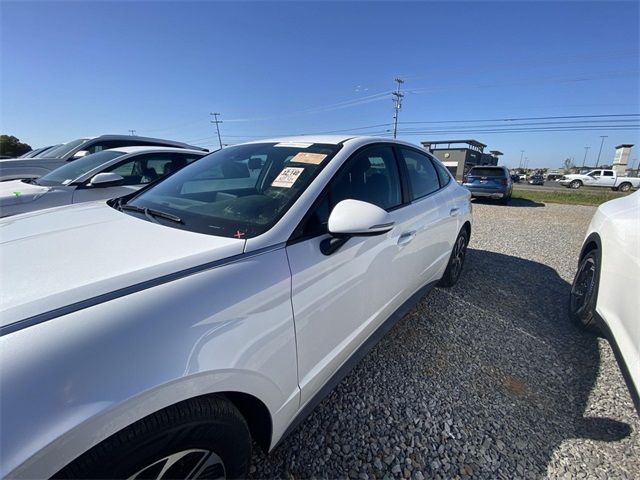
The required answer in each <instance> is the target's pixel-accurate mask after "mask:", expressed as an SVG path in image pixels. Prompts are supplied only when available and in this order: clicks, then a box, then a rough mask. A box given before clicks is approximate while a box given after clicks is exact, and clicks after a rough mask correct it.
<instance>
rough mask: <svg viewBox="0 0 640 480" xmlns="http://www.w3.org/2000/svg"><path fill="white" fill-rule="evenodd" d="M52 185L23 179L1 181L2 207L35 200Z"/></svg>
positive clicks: (0, 200) (0, 203)
mask: <svg viewBox="0 0 640 480" xmlns="http://www.w3.org/2000/svg"><path fill="white" fill-rule="evenodd" d="M50 189H51V187H43V186H41V185H35V184H33V183H25V182H23V181H22V180H12V181H9V182H0V207H6V206H9V205H17V204H19V203H29V202H33V201H34V200H35V199H37V198H39V197H41V196H42V195H44V194H45V193H47V192H48V191H49V190H50Z"/></svg>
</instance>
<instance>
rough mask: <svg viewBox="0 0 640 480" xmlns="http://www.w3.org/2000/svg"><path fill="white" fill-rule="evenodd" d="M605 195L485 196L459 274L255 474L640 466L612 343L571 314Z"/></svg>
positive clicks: (594, 471)
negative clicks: (587, 200)
mask: <svg viewBox="0 0 640 480" xmlns="http://www.w3.org/2000/svg"><path fill="white" fill-rule="evenodd" d="M594 211H595V208H594V207H586V206H574V205H556V204H548V205H546V206H545V205H542V204H538V203H533V202H528V201H515V200H514V201H513V203H512V205H511V206H509V207H503V206H498V205H493V204H490V203H479V202H474V217H475V225H474V231H473V233H472V241H471V244H470V249H469V252H468V257H467V262H466V265H465V269H464V272H463V277H462V278H461V280H460V282H459V283H458V285H456V286H455V287H454V288H453V289H450V290H444V289H434V290H433V291H432V292H431V293H430V294H429V295H428V296H427V297H426V298H424V299H423V300H422V301H421V302H420V303H419V304H418V306H416V307H415V308H414V309H413V310H412V311H411V312H410V313H409V314H408V315H406V316H405V317H404V318H403V319H402V320H401V321H400V322H399V323H398V324H397V325H396V326H395V327H394V328H393V329H392V330H391V331H390V332H389V333H388V334H387V335H386V336H385V338H384V339H383V340H382V341H381V342H380V343H379V344H378V345H377V346H376V347H375V348H374V349H373V350H372V351H371V352H370V353H369V354H368V355H367V356H366V357H365V358H364V359H363V361H362V362H361V363H360V364H359V365H358V366H357V367H356V368H355V369H354V370H353V371H352V372H351V374H349V375H348V376H347V377H346V378H345V379H344V380H343V381H342V383H340V385H339V386H338V387H337V388H336V389H335V390H334V391H333V393H332V394H330V395H329V397H327V398H326V399H325V400H324V401H323V402H322V403H321V404H320V405H319V406H318V407H317V408H316V409H315V410H314V412H313V413H312V414H311V415H310V416H309V417H308V418H307V419H306V420H305V421H304V422H303V423H302V424H301V425H300V426H299V427H298V428H297V429H296V430H295V431H294V432H293V434H291V435H290V436H289V437H287V439H285V441H284V442H283V443H282V444H281V445H280V446H279V447H278V448H277V449H276V450H275V451H274V452H272V453H271V454H270V455H268V456H265V455H264V454H262V453H261V452H259V451H257V452H256V454H255V455H254V459H253V463H252V466H251V475H252V476H253V477H254V478H273V477H280V478H309V477H320V478H338V477H351V478H362V479H367V478H394V477H395V478H398V477H404V478H415V479H423V478H442V479H444V478H447V479H449V478H469V477H473V478H492V479H493V478H516V477H517V478H545V477H548V478H640V434H639V432H640V420H639V418H638V416H637V414H636V413H635V410H634V408H633V405H632V402H631V398H630V396H629V393H628V391H627V389H626V386H625V384H624V381H623V379H622V376H621V374H620V371H619V369H618V366H617V364H616V362H615V359H614V357H613V353H612V351H611V349H610V347H609V345H608V343H607V342H606V341H604V340H602V339H598V338H596V337H594V336H591V335H589V334H586V333H583V332H581V331H579V330H578V329H576V328H574V327H573V326H572V325H571V324H570V323H569V321H568V318H567V315H566V304H567V296H568V292H569V289H570V282H571V281H572V279H573V274H574V272H575V269H576V263H577V258H576V257H577V255H578V252H579V250H580V246H581V243H582V240H583V237H584V233H585V231H586V228H587V225H588V224H589V221H590V219H591V216H592V215H593V212H594Z"/></svg>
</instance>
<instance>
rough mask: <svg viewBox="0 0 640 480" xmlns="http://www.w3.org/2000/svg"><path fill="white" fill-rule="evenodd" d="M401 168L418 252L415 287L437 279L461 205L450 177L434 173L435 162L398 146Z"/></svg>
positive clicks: (456, 225)
mask: <svg viewBox="0 0 640 480" xmlns="http://www.w3.org/2000/svg"><path fill="white" fill-rule="evenodd" d="M399 150H400V158H401V167H403V168H404V169H405V171H406V176H407V179H408V187H409V198H410V200H411V203H410V205H408V206H407V207H406V208H407V210H408V211H410V212H411V213H410V215H411V216H412V217H413V218H414V227H413V228H412V231H415V235H416V238H415V246H414V248H416V249H418V250H419V251H420V261H419V262H416V268H417V271H415V273H414V274H415V279H416V282H417V284H418V285H424V284H425V283H429V282H432V281H434V280H437V279H439V278H440V276H441V275H442V273H443V272H444V269H445V268H446V264H447V261H448V260H449V256H450V254H451V250H452V248H453V242H454V241H455V239H456V236H457V234H458V230H459V228H460V226H459V225H458V223H459V222H458V219H459V214H460V213H461V212H462V206H461V205H458V204H457V203H456V202H460V197H459V196H454V195H453V194H452V189H451V188H447V187H450V186H452V184H451V177H450V176H449V175H447V174H446V173H445V172H440V174H438V171H437V165H436V162H437V161H436V160H433V159H432V158H430V156H429V155H427V154H426V153H423V152H420V151H418V150H415V149H413V148H410V147H404V146H402V147H400V148H399Z"/></svg>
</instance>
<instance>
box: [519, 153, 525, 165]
mask: <svg viewBox="0 0 640 480" xmlns="http://www.w3.org/2000/svg"><path fill="white" fill-rule="evenodd" d="M523 155H524V150H520V163H519V164H518V168H522V156H523Z"/></svg>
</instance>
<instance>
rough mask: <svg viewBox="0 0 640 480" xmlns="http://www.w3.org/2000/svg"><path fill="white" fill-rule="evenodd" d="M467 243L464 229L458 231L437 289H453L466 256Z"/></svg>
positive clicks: (467, 239) (467, 235)
mask: <svg viewBox="0 0 640 480" xmlns="http://www.w3.org/2000/svg"><path fill="white" fill-rule="evenodd" d="M468 243H469V234H468V233H467V230H466V229H464V228H463V229H462V230H460V233H459V234H458V237H457V238H456V241H455V243H454V244H453V249H452V250H451V256H450V257H449V263H447V269H446V270H445V271H444V275H443V276H442V278H441V279H440V281H439V282H438V286H439V287H445V288H448V287H453V286H454V285H455V284H456V283H457V282H458V279H459V278H460V273H461V272H462V267H464V259H465V258H466V256H467V245H468Z"/></svg>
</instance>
